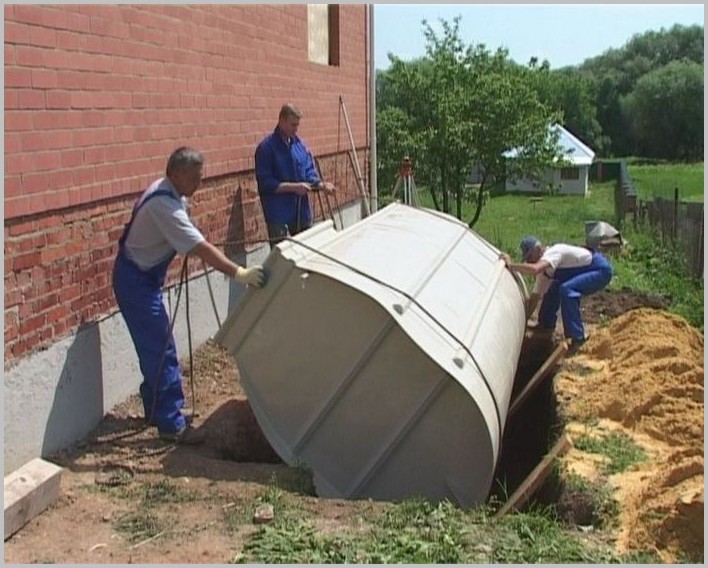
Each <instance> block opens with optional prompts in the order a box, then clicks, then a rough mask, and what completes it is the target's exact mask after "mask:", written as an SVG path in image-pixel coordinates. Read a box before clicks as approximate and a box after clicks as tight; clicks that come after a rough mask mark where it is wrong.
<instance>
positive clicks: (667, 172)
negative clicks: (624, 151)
mask: <svg viewBox="0 0 708 568" xmlns="http://www.w3.org/2000/svg"><path fill="white" fill-rule="evenodd" d="M628 170H629V175H630V177H631V178H632V181H633V182H634V187H635V189H636V190H637V195H639V198H640V199H643V200H650V199H654V198H656V197H661V198H664V199H673V198H674V189H675V188H678V190H679V199H681V200H683V201H703V196H704V190H703V163H702V162H701V163H700V164H661V165H636V164H630V165H629V166H628Z"/></svg>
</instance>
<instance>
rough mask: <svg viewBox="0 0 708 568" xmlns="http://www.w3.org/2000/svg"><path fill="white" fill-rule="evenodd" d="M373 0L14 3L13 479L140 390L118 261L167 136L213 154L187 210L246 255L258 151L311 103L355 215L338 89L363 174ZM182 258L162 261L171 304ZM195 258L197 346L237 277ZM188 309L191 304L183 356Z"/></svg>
mask: <svg viewBox="0 0 708 568" xmlns="http://www.w3.org/2000/svg"><path fill="white" fill-rule="evenodd" d="M370 10H371V7H368V6H366V5H350V4H343V5H307V4H300V5H159V4H154V5H131V4H124V5H85V4H76V5H51V4H48V5H22V4H15V5H13V4H6V5H5V6H4V13H5V23H4V24H5V200H4V204H5V207H4V210H5V228H4V244H5V288H4V292H5V373H4V377H5V380H4V401H5V437H4V439H5V449H4V458H5V473H6V474H7V473H8V472H9V471H13V470H14V469H16V468H18V467H19V466H21V465H22V464H23V463H25V462H26V461H28V460H29V459H31V458H33V457H37V456H46V455H49V454H51V453H52V452H54V451H56V450H58V449H61V448H63V447H66V446H68V445H70V444H71V443H73V442H75V441H77V440H79V439H80V438H82V437H83V436H85V435H86V434H87V433H88V432H89V431H90V430H91V429H92V428H93V427H94V426H95V425H96V424H97V423H98V422H99V421H100V419H101V418H102V417H103V415H104V414H105V413H106V412H107V411H108V410H110V408H111V407H113V406H114V405H115V404H117V403H118V402H121V401H122V400H124V399H125V398H126V397H127V396H129V395H131V394H133V393H135V392H137V387H138V385H139V383H140V381H141V377H140V372H139V368H138V363H137V356H136V355H135V351H134V348H133V345H132V343H131V341H130V337H129V336H128V333H127V329H126V328H125V325H124V323H123V320H122V318H121V316H120V314H119V313H118V310H117V307H116V304H115V300H114V298H113V292H112V288H111V270H112V265H113V259H114V257H115V253H116V251H117V240H118V237H119V236H120V234H121V232H122V229H123V225H124V223H126V222H127V220H128V218H129V215H130V210H131V207H132V204H133V202H134V201H135V199H136V198H137V197H138V196H139V195H140V193H141V192H142V191H143V190H144V189H145V188H146V187H147V185H148V184H149V183H150V182H151V181H153V180H154V179H156V178H158V177H161V175H163V174H164V168H165V164H166V160H167V157H168V155H169V153H170V152H171V151H172V150H173V149H174V148H176V147H177V146H180V145H190V146H194V147H196V148H198V149H200V150H202V151H203V152H204V154H205V158H206V164H205V178H204V181H203V185H202V188H201V189H200V190H199V192H198V193H197V195H196V196H195V197H194V198H193V200H192V202H191V214H192V217H193V219H194V220H195V222H196V224H197V226H198V227H199V228H200V229H201V230H202V232H203V233H204V234H205V236H206V237H207V238H208V239H209V240H210V241H212V242H213V243H215V244H220V245H222V246H224V249H225V251H226V252H227V254H228V255H229V256H231V257H232V258H234V259H235V260H236V261H237V262H241V263H245V264H249V263H253V262H258V261H261V260H263V259H264V258H265V256H266V255H267V252H268V248H267V246H266V245H264V243H263V239H265V237H266V232H265V223H264V220H263V216H262V211H261V208H260V202H259V200H258V195H257V192H256V185H255V175H254V172H253V168H254V162H253V153H254V150H255V146H256V145H257V143H258V142H259V141H260V139H261V138H262V137H263V136H265V135H266V134H267V133H269V132H270V131H271V130H272V129H273V127H274V126H275V123H276V121H277V114H278V111H279V109H280V106H281V105H282V104H283V103H284V102H288V101H291V102H293V103H295V104H297V105H298V106H299V107H300V108H301V109H302V111H303V113H304V116H303V120H302V124H301V126H300V131H299V134H300V135H301V137H302V138H303V139H304V140H305V141H306V143H307V144H308V146H309V147H310V149H311V150H312V152H313V154H314V155H315V156H316V157H317V158H318V160H319V162H320V165H321V167H322V171H323V174H324V178H325V179H328V180H331V181H333V182H334V183H335V185H336V186H337V187H338V189H339V191H338V196H339V204H340V205H341V207H342V211H343V213H344V219H349V220H350V221H351V222H354V221H355V220H356V219H358V218H359V217H360V215H361V202H360V199H359V191H358V187H357V181H358V180H357V176H356V174H355V171H354V168H353V167H352V160H350V157H349V156H350V154H349V150H350V148H351V145H350V139H349V137H348V131H347V129H346V123H345V121H344V119H343V112H342V108H341V106H340V95H341V97H342V100H343V101H344V103H345V105H346V110H347V113H348V117H349V122H350V125H351V134H352V137H353V141H354V146H355V147H356V152H357V155H358V157H359V162H360V164H361V171H362V177H363V179H364V180H368V176H369V172H370V170H371V168H370V164H369V158H370V147H371V145H370V138H371V124H370V110H371V106H370V105H371V104H372V101H371V98H370V92H371V85H370V77H371V71H370V69H371V53H370V51H371V47H370V46H371V42H370V39H371V37H370V34H371V29H370V22H371V19H370V17H371V14H370ZM374 170H375V168H374ZM319 209H320V208H318V207H317V203H315V210H316V213H317V212H319V217H320V218H321V217H323V212H322V211H319ZM324 213H326V211H325V212H324ZM345 224H346V223H345ZM182 260H183V259H182V258H181V257H178V258H177V259H176V260H175V261H174V263H173V265H172V266H171V269H170V278H169V282H168V288H167V290H166V299H167V301H168V307H169V308H170V311H172V309H173V307H174V306H175V304H176V303H177V288H178V284H179V281H180V269H181V267H182ZM188 269H189V275H190V283H189V286H190V290H189V293H190V305H191V308H190V312H191V316H190V317H191V320H190V321H191V331H192V341H193V344H194V345H198V344H199V343H201V342H203V341H204V340H206V339H207V338H208V337H210V336H212V335H213V334H214V333H215V332H216V330H217V329H218V325H219V324H218V321H219V319H220V320H221V321H223V319H224V318H225V316H226V314H227V313H228V310H229V308H230V307H231V306H232V305H233V302H234V301H236V300H237V297H238V294H239V293H241V292H242V290H240V289H239V287H238V286H237V285H235V284H233V283H232V282H228V281H227V279H226V278H225V277H223V276H222V275H221V274H220V273H218V272H213V271H212V272H209V273H207V272H206V271H205V270H204V267H203V266H202V264H201V263H200V262H199V263H197V262H191V261H190V263H189V265H188ZM211 291H213V292H214V296H215V305H216V309H214V308H213V307H212V301H211V298H210V293H211ZM183 309H184V301H183V300H182V304H181V307H180V311H178V312H177V317H176V325H175V335H176V339H177V343H178V350H179V352H180V354H181V355H182V356H184V355H185V354H186V350H185V349H186V345H187V334H186V329H187V326H186V324H185V323H184V316H183V315H182V314H181V311H183Z"/></svg>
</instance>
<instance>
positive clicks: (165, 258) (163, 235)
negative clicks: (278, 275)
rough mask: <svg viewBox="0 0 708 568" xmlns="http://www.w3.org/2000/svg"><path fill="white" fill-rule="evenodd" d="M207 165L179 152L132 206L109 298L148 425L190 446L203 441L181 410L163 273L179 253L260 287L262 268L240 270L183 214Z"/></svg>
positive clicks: (186, 151)
mask: <svg viewBox="0 0 708 568" xmlns="http://www.w3.org/2000/svg"><path fill="white" fill-rule="evenodd" d="M203 165H204V158H203V156H202V154H201V153H200V152H198V151H197V150H194V149H192V148H187V147H181V148H178V149H176V150H175V151H174V152H173V153H172V154H171V155H170V157H169V160H168V162H167V172H166V174H167V175H166V177H164V178H160V179H158V180H157V181H155V182H154V183H153V184H152V185H151V186H150V187H149V188H148V189H147V190H146V191H145V192H144V193H143V194H142V196H141V197H140V198H139V199H138V201H137V202H136V203H135V206H134V207H133V213H132V216H131V218H130V221H129V222H128V224H127V225H126V226H125V230H124V231H123V235H122V236H121V238H120V240H119V243H118V255H117V257H116V261H115V265H114V269H113V291H114V293H115V297H116V300H117V302H118V306H119V307H120V309H121V313H122V314H123V318H124V319H125V323H126V324H127V326H128V330H129V332H130V336H131V338H132V340H133V344H134V345H135V350H136V351H137V353H138V359H139V362H140V370H141V372H142V374H143V382H142V384H141V385H140V396H141V398H142V402H143V409H144V411H145V419H146V421H147V423H148V424H149V425H151V426H157V429H158V432H159V436H160V438H161V439H164V440H167V441H173V442H177V443H181V444H195V443H199V442H201V441H203V436H201V435H199V433H198V432H197V431H196V430H194V429H193V428H191V426H189V425H188V424H187V422H186V420H185V417H184V415H183V414H182V411H181V409H182V408H183V406H184V394H183V391H182V375H181V373H180V368H179V361H178V359H177V351H176V347H175V341H174V337H173V335H172V329H171V325H170V318H169V316H168V314H167V311H166V309H165V306H164V303H163V301H162V286H163V284H164V282H165V276H166V274H167V268H168V266H169V264H170V262H171V261H172V259H173V258H174V257H175V255H176V254H177V253H180V254H194V255H196V256H198V257H200V258H201V259H202V260H204V261H205V262H206V263H207V264H209V265H210V266H213V267H214V268H216V269H217V270H219V271H220V272H222V273H224V274H226V275H227V276H229V277H231V278H234V279H235V280H236V281H238V282H241V283H243V284H247V285H251V286H256V287H258V288H260V287H262V286H263V285H264V284H265V274H264V272H263V267H261V266H254V267H252V268H244V267H242V266H239V265H237V264H235V263H233V262H231V261H230V260H229V259H228V258H227V257H226V256H225V255H224V254H223V253H222V252H221V251H220V250H219V249H217V248H216V247H215V246H214V245H212V244H211V243H209V242H208V241H207V240H206V239H205V238H204V236H203V235H202V234H201V233H200V232H199V230H198V229H197V228H196V227H195V226H194V224H193V223H192V221H191V220H190V219H189V217H188V215H187V200H186V198H187V197H191V196H192V195H194V193H195V192H196V191H197V189H198V187H199V185H200V183H201V179H202V169H203Z"/></svg>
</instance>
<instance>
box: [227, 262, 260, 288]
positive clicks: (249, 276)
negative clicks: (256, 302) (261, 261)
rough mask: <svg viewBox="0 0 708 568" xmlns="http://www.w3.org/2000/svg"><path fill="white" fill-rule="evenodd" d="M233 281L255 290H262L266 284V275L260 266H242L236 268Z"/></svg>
mask: <svg viewBox="0 0 708 568" xmlns="http://www.w3.org/2000/svg"><path fill="white" fill-rule="evenodd" d="M234 280H236V281H237V282H241V284H248V285H249V286H255V287H256V288H262V287H263V286H264V285H265V283H266V274H265V271H264V270H263V267H262V266H260V265H257V266H252V267H251V268H244V267H243V266H238V267H236V273H235V274H234Z"/></svg>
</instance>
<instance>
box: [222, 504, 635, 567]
mask: <svg viewBox="0 0 708 568" xmlns="http://www.w3.org/2000/svg"><path fill="white" fill-rule="evenodd" d="M369 521H370V526H369V527H368V528H366V529H365V530H361V531H358V532H356V533H336V534H322V533H321V531H318V530H316V529H315V527H314V526H313V525H312V524H311V523H309V522H308V521H307V520H305V519H290V520H287V521H281V520H278V519H277V517H276V520H275V521H274V522H273V523H272V524H270V525H267V526H265V527H263V528H262V529H260V530H259V531H258V532H257V533H256V534H255V535H254V536H253V537H252V539H251V540H250V541H249V542H247V543H246V545H245V546H244V549H243V551H242V552H241V553H239V554H238V555H237V556H236V557H235V558H234V560H233V561H234V562H236V563H246V562H248V563H255V562H257V563H269V564H270V563H321V564H333V563H338V564H344V563H359V564H372V563H375V564H384V563H386V564H396V563H406V564H456V563H467V564H489V563H500V564H509V563H518V564H525V563H561V564H563V563H578V562H582V563H590V564H593V563H609V562H614V563H618V562H623V561H625V562H627V561H630V560H629V559H628V558H624V557H617V556H615V555H614V554H613V553H612V552H611V550H610V549H609V547H600V546H598V545H597V544H596V543H588V542H585V541H583V539H582V538H580V537H579V536H578V533H573V532H571V531H567V530H564V528H563V527H562V526H561V525H560V523H559V522H558V521H557V520H556V518H555V516H554V514H553V512H552V510H551V509H549V508H544V509H540V508H539V509H537V510H532V511H529V512H525V513H513V514H508V515H505V516H502V517H501V518H499V519H494V518H491V517H490V516H489V514H488V511H487V510H486V508H484V507H480V508H478V509H474V510H470V511H464V510H461V509H459V508H457V507H455V506H453V505H451V504H450V503H448V502H442V503H439V504H431V503H429V502H427V501H422V500H411V501H404V502H402V503H399V504H396V505H391V507H390V508H388V509H387V510H385V511H384V512H383V513H381V514H379V515H378V516H375V517H373V518H371V519H369ZM642 558H644V557H642Z"/></svg>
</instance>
